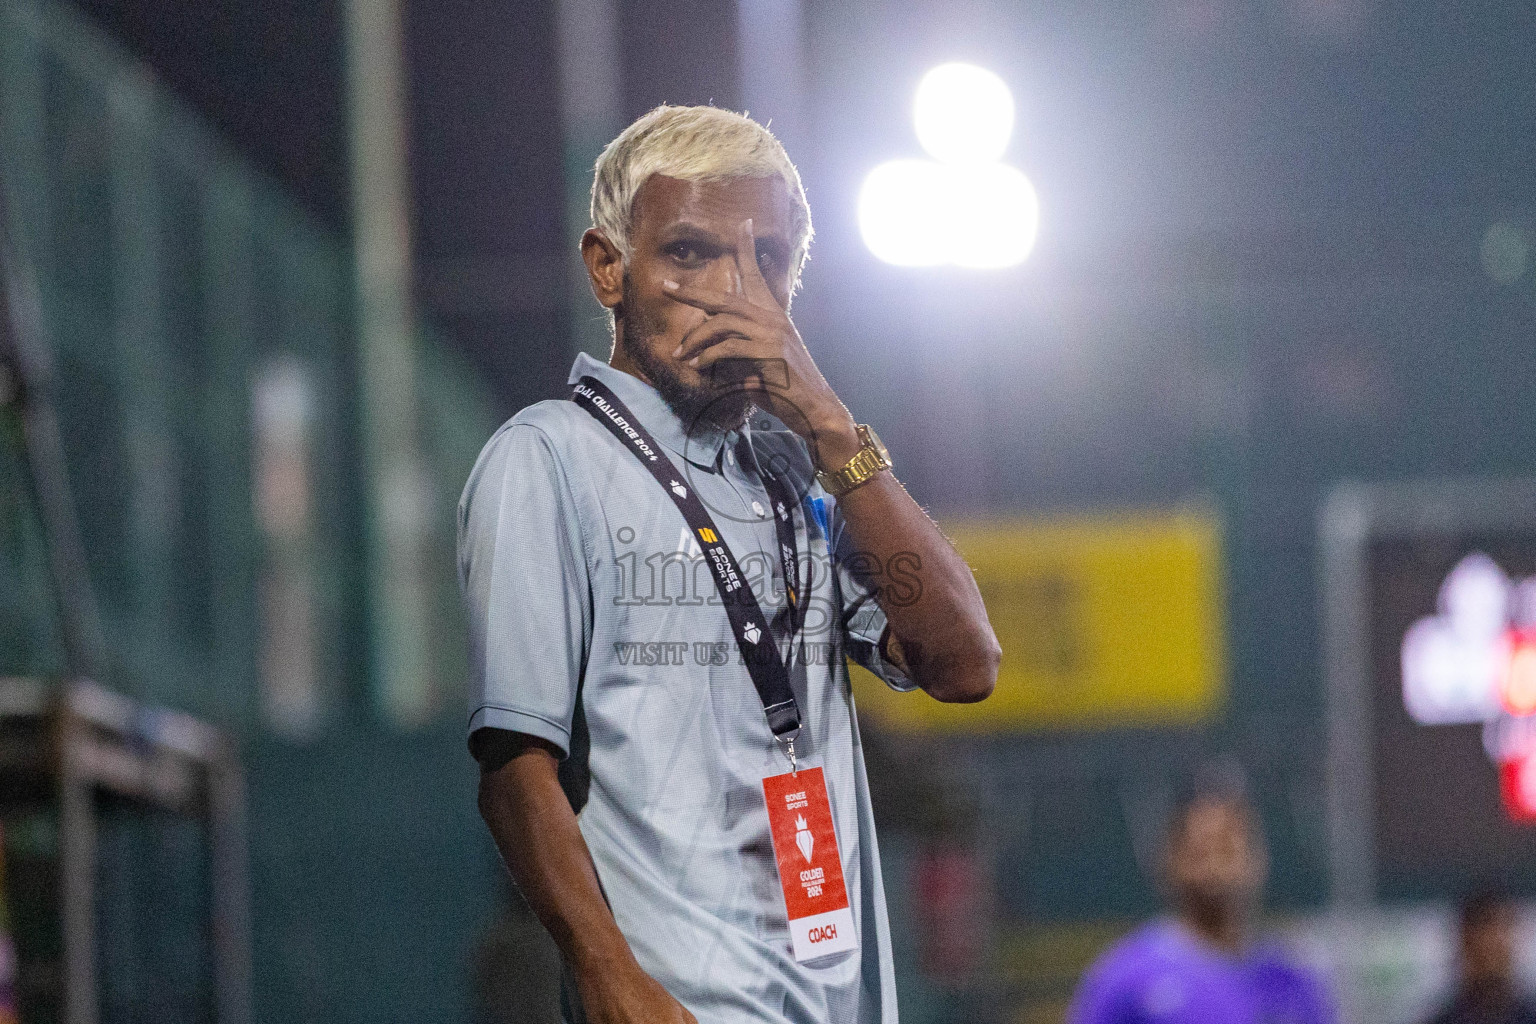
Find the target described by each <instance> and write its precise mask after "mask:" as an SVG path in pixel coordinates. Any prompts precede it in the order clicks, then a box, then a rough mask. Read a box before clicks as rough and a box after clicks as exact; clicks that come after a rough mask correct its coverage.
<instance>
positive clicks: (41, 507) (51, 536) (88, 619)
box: [0, 181, 107, 678]
mask: <svg viewBox="0 0 1536 1024" xmlns="http://www.w3.org/2000/svg"><path fill="white" fill-rule="evenodd" d="M9 228H10V220H9V214H8V211H7V209H6V204H5V187H4V182H3V181H0V407H10V408H12V409H14V410H16V412H17V414H18V415H19V417H20V419H21V424H22V434H23V437H24V438H25V443H26V455H27V457H26V465H27V472H28V474H29V476H30V478H31V483H32V490H33V494H34V495H35V497H36V501H37V510H38V516H39V518H40V519H41V520H42V525H43V532H44V535H45V539H46V547H47V551H48V566H49V569H50V571H51V573H52V576H53V583H54V593H55V596H56V598H57V600H58V606H59V621H60V624H61V626H62V632H63V641H64V655H65V662H66V666H67V669H68V672H69V674H70V675H72V676H76V677H81V676H85V677H92V678H100V677H101V675H102V673H103V672H105V671H106V667H107V656H106V643H105V641H104V640H103V637H102V632H101V619H100V615H99V613H98V610H97V604H96V595H95V593H94V592H93V591H92V589H91V580H90V573H89V571H88V569H87V567H86V561H85V548H84V546H83V545H82V544H81V542H80V530H79V526H78V522H77V520H76V519H75V505H74V500H73V499H72V498H71V496H70V490H69V477H68V473H67V471H66V469H65V461H64V444H63V441H62V440H61V438H60V436H59V424H58V419H57V417H56V416H55V414H54V409H53V402H52V385H53V367H52V363H51V360H50V358H49V354H48V351H47V349H46V348H45V347H44V345H43V342H42V339H41V337H40V334H39V331H38V326H37V325H38V320H39V313H38V309H39V305H40V304H39V302H38V299H37V290H36V286H35V284H34V282H32V280H31V279H30V276H29V275H26V274H24V273H23V272H22V268H21V266H20V265H19V262H18V259H17V255H16V252H15V250H14V249H13V248H12V246H11V242H10V233H9Z"/></svg>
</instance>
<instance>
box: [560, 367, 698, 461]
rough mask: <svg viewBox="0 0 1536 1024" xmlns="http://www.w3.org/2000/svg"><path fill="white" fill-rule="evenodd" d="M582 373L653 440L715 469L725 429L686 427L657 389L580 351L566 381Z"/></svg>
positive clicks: (579, 376)
mask: <svg viewBox="0 0 1536 1024" xmlns="http://www.w3.org/2000/svg"><path fill="white" fill-rule="evenodd" d="M583 377H594V378H596V379H597V380H599V381H601V382H602V383H603V384H605V385H607V387H608V390H610V391H612V392H613V393H614V394H615V395H617V396H618V397H619V400H620V401H622V402H623V403H624V404H625V405H627V406H629V410H630V412H632V413H634V414H635V416H636V418H638V419H639V420H640V423H641V424H642V425H643V426H644V427H645V429H646V430H647V431H648V432H649V433H650V435H651V436H652V437H654V438H655V439H656V440H657V441H659V442H661V443H662V444H663V445H664V446H666V447H667V448H670V449H671V450H672V451H674V452H676V453H677V454H678V455H679V456H681V457H682V458H685V459H687V460H688V461H689V462H691V463H693V464H694V465H695V466H698V467H699V468H700V469H707V470H710V471H715V470H717V469H718V468H719V466H720V449H721V448H722V447H724V445H725V442H726V435H725V431H723V430H720V429H719V428H717V427H714V426H710V425H707V424H702V423H699V424H694V427H693V430H691V431H690V430H688V429H687V428H686V426H685V425H684V423H683V421H682V420H681V419H679V418H678V416H677V413H675V412H673V411H672V407H671V406H670V405H668V404H667V401H666V399H664V398H662V397H661V395H660V393H659V392H657V390H656V389H655V388H653V387H651V386H650V385H649V384H647V383H646V382H645V381H643V380H641V379H640V378H639V377H635V376H632V375H631V374H628V373H625V372H624V371H623V370H617V369H614V368H613V367H612V366H609V365H608V364H607V363H604V362H601V361H599V360H597V359H593V358H592V357H591V356H589V355H588V354H587V353H585V352H582V353H579V354H578V355H577V356H576V362H575V363H574V364H572V366H571V375H570V377H569V378H568V379H567V381H566V383H568V384H575V383H576V382H577V381H579V380H580V379H581V378H583Z"/></svg>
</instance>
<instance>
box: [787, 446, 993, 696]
mask: <svg viewBox="0 0 1536 1024" xmlns="http://www.w3.org/2000/svg"><path fill="white" fill-rule="evenodd" d="M817 440H818V442H819V443H818V449H819V454H820V455H821V461H822V463H823V468H827V467H831V468H837V467H840V466H842V465H845V464H846V463H847V462H848V460H849V459H851V458H852V457H853V456H854V455H855V454H856V453H857V452H858V449H859V439H858V435H857V434H856V433H853V432H851V431H850V430H849V428H848V427H847V426H842V427H839V428H835V429H834V430H831V431H828V432H827V433H826V434H822V435H819V436H818V438H817ZM838 507H839V508H840V509H841V510H842V515H843V521H844V523H845V524H846V527H847V529H848V532H849V534H850V535H851V536H852V538H853V542H854V543H853V546H854V548H855V549H856V550H857V551H858V552H859V554H860V555H861V556H863V557H864V558H865V559H866V560H867V562H868V566H869V568H870V569H871V570H872V571H883V570H885V569H886V568H888V567H890V566H892V565H893V564H896V561H897V559H898V557H899V556H906V557H908V558H912V557H914V556H915V565H913V566H912V567H911V571H912V572H913V573H914V574H915V575H916V576H917V577H918V579H919V581H920V585H919V587H918V588H917V592H916V594H915V595H913V596H912V597H911V599H910V600H908V599H907V595H905V594H903V595H901V599H898V598H897V594H896V591H895V588H888V587H881V588H880V589H879V590H878V591H877V592H876V600H878V601H879V602H880V607H881V608H882V609H883V610H884V611H885V615H886V619H887V621H888V623H889V628H890V633H891V636H892V637H893V638H894V639H895V640H896V641H897V644H898V645H899V654H900V658H899V660H900V662H901V663H902V664H903V667H904V668H906V669H907V671H908V673H909V674H910V675H911V676H912V678H913V680H914V681H915V682H916V683H917V684H918V685H919V686H921V687H922V688H923V689H924V690H926V691H927V692H928V693H930V694H931V695H933V696H934V697H936V698H938V699H939V700H943V701H953V702H968V701H978V700H983V699H984V698H986V697H987V696H988V695H990V694H991V692H992V687H993V685H994V684H995V683H996V682H997V665H998V660H999V658H1000V657H1001V651H1000V650H999V648H998V645H997V637H996V635H995V634H993V632H992V624H991V623H990V622H989V621H988V620H987V609H986V606H985V605H984V604H983V603H982V600H981V591H979V590H978V589H977V588H976V578H975V577H974V576H972V575H971V570H970V567H969V566H968V565H966V564H965V560H964V559H963V558H961V557H960V553H959V552H958V551H956V550H955V549H954V546H953V545H952V544H950V543H949V541H948V540H947V539H946V538H945V537H944V535H943V534H942V533H940V532H939V528H938V527H937V526H935V525H934V523H933V520H931V519H929V518H928V514H927V513H926V512H924V511H923V510H922V509H921V508H920V507H918V504H917V502H915V501H913V500H912V496H911V495H909V494H908V493H907V490H906V488H905V487H903V486H902V485H901V482H900V481H899V480H897V479H896V478H895V477H894V476H893V475H892V474H890V473H879V474H876V476H875V477H874V479H872V480H870V481H869V482H867V483H865V484H863V485H861V486H859V487H855V488H854V489H853V490H851V491H849V492H848V493H847V494H844V495H843V496H842V497H841V498H839V499H838ZM876 582H880V580H879V578H878V577H877V580H876Z"/></svg>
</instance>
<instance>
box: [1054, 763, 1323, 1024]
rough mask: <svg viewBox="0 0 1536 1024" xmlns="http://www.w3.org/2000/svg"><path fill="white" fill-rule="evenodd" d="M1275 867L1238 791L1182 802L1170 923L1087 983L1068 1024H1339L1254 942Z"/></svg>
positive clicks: (1114, 951) (1299, 973) (1283, 961)
mask: <svg viewBox="0 0 1536 1024" xmlns="http://www.w3.org/2000/svg"><path fill="white" fill-rule="evenodd" d="M1268 870H1269V863H1268V858H1267V856H1266V855H1265V852H1264V845H1263V839H1262V836H1261V834H1260V830H1259V824H1258V816H1257V814H1256V813H1255V812H1254V809H1253V806H1252V805H1251V804H1250V803H1249V801H1248V799H1247V796H1246V794H1245V793H1244V791H1243V789H1242V787H1241V786H1239V785H1237V784H1236V783H1235V782H1232V781H1230V780H1228V781H1226V782H1225V783H1224V784H1221V785H1207V786H1204V787H1201V788H1199V789H1197V790H1195V791H1194V792H1193V793H1192V794H1191V795H1190V796H1188V797H1187V798H1185V799H1184V800H1183V801H1181V802H1180V804H1179V805H1178V807H1177V809H1176V810H1175V812H1174V815H1173V818H1172V822H1171V824H1170V827H1169V830H1168V834H1167V837H1166V839H1165V842H1164V846H1163V860H1162V871H1163V881H1164V884H1165V886H1166V889H1167V892H1168V896H1169V899H1170V902H1171V903H1172V907H1173V915H1172V916H1171V917H1167V918H1163V919H1159V920H1157V921H1154V922H1152V923H1150V924H1148V925H1145V926H1143V927H1142V928H1140V929H1138V930H1137V931H1135V932H1133V933H1132V934H1130V935H1129V936H1127V937H1126V938H1124V939H1122V940H1121V941H1120V942H1118V943H1116V944H1115V945H1114V946H1112V947H1110V949H1109V950H1108V951H1107V952H1105V953H1104V955H1103V956H1101V957H1100V958H1099V960H1098V962H1097V963H1095V964H1094V965H1093V967H1092V968H1090V969H1089V971H1088V973H1087V974H1086V975H1085V976H1084V977H1083V981H1082V984H1081V985H1080V986H1079V988H1078V991H1077V994H1076V996H1075V998H1074V999H1073V1001H1072V1007H1071V1010H1070V1011H1069V1012H1068V1016H1067V1019H1068V1021H1069V1022H1070V1024H1335V1022H1336V1020H1337V1014H1336V1011H1335V1008H1334V1005H1333V1000H1332V999H1331V998H1330V996H1329V994H1328V992H1327V990H1326V989H1325V987H1324V986H1323V984H1322V982H1321V980H1320V979H1319V978H1318V977H1317V976H1315V975H1314V974H1313V973H1312V972H1310V971H1309V970H1307V969H1306V968H1304V967H1302V966H1301V965H1300V964H1299V963H1297V962H1295V961H1294V960H1293V959H1292V958H1291V957H1290V956H1289V955H1287V953H1286V952H1285V950H1283V949H1282V948H1281V947H1280V946H1279V945H1277V944H1275V943H1273V942H1269V941H1265V940H1262V939H1260V938H1258V937H1257V936H1256V935H1255V932H1254V919H1255V917H1256V916H1257V912H1258V910H1259V904H1260V895H1261V893H1262V892H1263V889H1264V882H1265V878H1266V876H1267V874H1268Z"/></svg>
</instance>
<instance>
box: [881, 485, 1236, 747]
mask: <svg viewBox="0 0 1536 1024" xmlns="http://www.w3.org/2000/svg"><path fill="white" fill-rule="evenodd" d="M945 533H947V534H948V535H949V537H950V538H951V539H952V540H953V541H954V542H955V546H956V547H958V548H959V549H960V552H961V554H963V555H964V556H965V558H966V561H967V562H969V563H970V566H971V568H972V569H973V570H974V571H975V573H976V582H977V584H978V585H979V586H980V587H981V593H982V597H983V599H984V600H985V601H986V604H987V613H988V614H989V615H990V616H991V619H992V628H993V629H994V630H995V631H996V632H997V638H998V641H999V643H1001V645H1002V648H1003V661H1002V667H1001V670H1000V671H999V673H998V679H997V690H996V691H995V692H994V693H993V694H992V696H991V697H990V698H988V699H987V700H986V701H984V702H983V703H980V704H972V705H964V704H961V705H956V704H941V703H939V702H938V701H935V700H933V699H931V698H929V697H927V696H926V695H924V694H921V693H910V694H901V693H896V692H894V691H892V690H891V689H889V688H888V687H887V686H886V685H885V684H884V683H882V682H880V681H879V680H878V679H876V678H875V677H874V676H872V675H870V674H869V673H868V672H865V671H863V670H862V669H859V668H857V667H855V668H854V670H853V676H854V679H853V688H854V694H855V697H856V700H857V701H858V705H859V710H860V712H861V714H863V715H864V716H866V717H872V718H875V719H877V720H878V721H879V722H880V723H881V724H883V725H886V726H888V727H891V728H894V729H903V730H918V731H938V732H1003V731H1010V730H1031V729H1102V728H1113V727H1122V726H1138V725H1149V726H1170V725H1189V724H1193V723H1197V722H1200V721H1204V720H1206V719H1208V718H1210V717H1211V715H1212V714H1213V713H1214V712H1215V711H1216V710H1217V709H1218V708H1219V706H1220V704H1221V701H1222V699H1223V696H1224V691H1225V672H1226V666H1225V654H1224V650H1223V623H1222V611H1221V610H1222V597H1221V543H1220V534H1219V531H1218V529H1217V525H1216V523H1215V521H1214V520H1213V519H1211V518H1209V517H1207V516H1204V515H1199V514H1196V513H1169V514H1137V515H1125V516H1116V517H1106V518H1074V519H1055V520H1012V521H1006V522H992V523H967V524H953V523H952V524H948V525H946V527H945Z"/></svg>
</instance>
